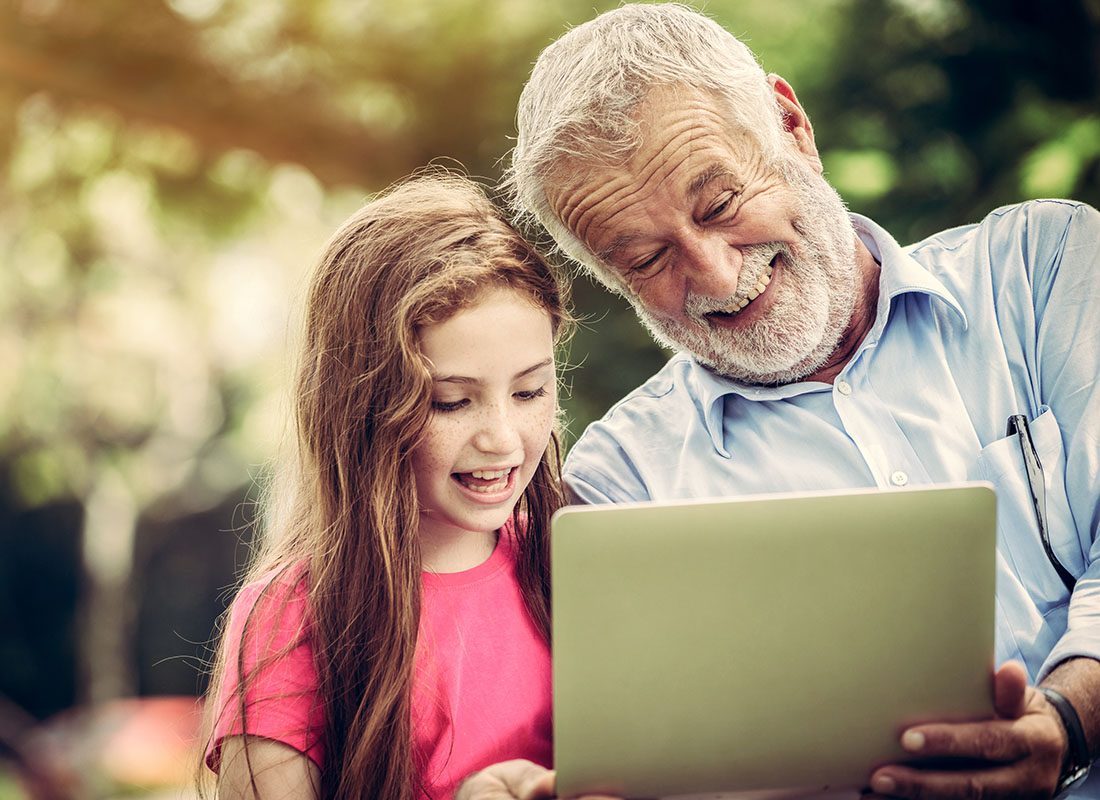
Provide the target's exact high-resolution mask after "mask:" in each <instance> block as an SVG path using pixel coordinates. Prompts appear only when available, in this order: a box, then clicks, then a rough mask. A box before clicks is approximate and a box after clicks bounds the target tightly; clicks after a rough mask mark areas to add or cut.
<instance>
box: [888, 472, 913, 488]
mask: <svg viewBox="0 0 1100 800" xmlns="http://www.w3.org/2000/svg"><path fill="white" fill-rule="evenodd" d="M890 483H892V484H894V486H904V485H905V484H907V483H909V476H908V475H906V474H905V473H904V472H902V471H901V470H900V469H899V470H898V471H897V472H895V473H894V474H893V475H891V476H890Z"/></svg>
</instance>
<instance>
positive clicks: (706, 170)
mask: <svg viewBox="0 0 1100 800" xmlns="http://www.w3.org/2000/svg"><path fill="white" fill-rule="evenodd" d="M634 122H635V126H634V140H635V141H634V145H633V147H631V148H630V149H629V150H623V151H622V152H617V153H614V154H608V153H606V152H599V151H598V150H597V149H594V150H593V151H592V152H590V153H588V154H586V155H575V156H573V157H572V158H565V159H562V160H561V161H560V162H559V164H558V165H557V168H556V169H555V171H554V173H553V174H552V176H551V178H550V179H549V180H548V181H547V182H546V184H545V187H546V198H547V201H548V203H549V205H550V208H551V209H552V210H553V212H554V215H555V216H556V217H557V218H558V220H559V221H560V222H561V223H562V224H563V225H565V227H566V228H568V229H569V230H570V231H571V232H572V233H573V234H574V235H575V236H577V237H578V238H579V239H581V240H582V241H585V242H586V243H589V244H590V242H589V238H590V233H591V232H590V231H589V230H588V228H589V226H590V225H592V224H593V222H595V221H596V219H594V216H595V217H599V218H600V219H599V221H600V223H601V224H606V223H607V222H609V221H610V220H609V219H603V217H604V216H605V215H604V214H595V215H594V213H593V212H595V211H598V210H603V211H606V210H608V209H619V212H621V211H625V210H626V209H627V208H628V207H629V205H630V204H631V202H638V201H641V200H644V199H648V198H649V197H650V196H651V195H653V194H654V193H658V192H661V193H664V194H668V193H672V194H675V193H676V191H680V192H683V193H690V192H691V189H692V187H693V185H695V184H696V183H698V182H701V181H705V180H706V179H707V177H708V176H712V175H713V173H714V171H715V170H723V171H726V172H729V173H732V174H737V173H740V172H744V171H745V170H747V169H748V168H749V165H755V164H757V163H758V162H759V157H760V148H759V145H758V142H757V139H756V137H755V136H752V135H751V134H750V133H749V132H748V131H746V130H745V129H744V128H743V127H741V126H739V125H736V124H734V123H732V122H731V121H730V118H729V115H728V114H727V113H725V109H724V108H723V106H722V104H721V103H720V102H719V101H718V100H716V99H715V98H714V96H713V95H711V94H709V93H707V92H704V91H701V90H697V89H693V88H691V87H684V86H661V87H657V88H655V89H653V90H652V91H651V92H650V93H649V94H648V95H647V96H646V98H645V100H644V101H643V102H642V103H641V104H640V105H639V106H638V107H637V109H636V110H635V114H634ZM616 215H617V214H616Z"/></svg>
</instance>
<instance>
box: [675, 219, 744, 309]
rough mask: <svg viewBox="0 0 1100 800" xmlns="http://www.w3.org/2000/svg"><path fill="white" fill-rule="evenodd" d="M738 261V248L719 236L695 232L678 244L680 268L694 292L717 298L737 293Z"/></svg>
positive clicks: (739, 272)
mask: <svg viewBox="0 0 1100 800" xmlns="http://www.w3.org/2000/svg"><path fill="white" fill-rule="evenodd" d="M741 264H742V261H741V250H740V248H737V247H732V246H730V244H729V243H727V242H726V241H724V240H723V239H722V238H721V237H720V236H716V235H712V236H697V237H693V238H691V239H689V240H687V241H686V242H684V243H682V244H681V254H680V268H681V270H682V271H683V273H684V275H685V277H686V279H687V283H688V288H689V289H691V291H693V292H694V293H695V294H698V295H703V296H704V297H714V298H719V299H722V298H726V297H732V296H733V295H735V294H737V279H738V278H739V277H740V275H741Z"/></svg>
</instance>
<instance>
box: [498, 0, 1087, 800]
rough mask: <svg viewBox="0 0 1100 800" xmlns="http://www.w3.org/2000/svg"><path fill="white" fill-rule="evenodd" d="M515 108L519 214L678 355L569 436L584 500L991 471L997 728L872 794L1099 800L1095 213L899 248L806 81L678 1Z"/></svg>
mask: <svg viewBox="0 0 1100 800" xmlns="http://www.w3.org/2000/svg"><path fill="white" fill-rule="evenodd" d="M518 120H519V137H518V141H517V145H516V148H515V151H514V154H513V160H512V165H511V167H510V175H509V178H508V182H509V185H510V187H511V189H512V191H513V193H514V195H515V198H516V202H517V206H518V207H519V209H520V210H521V211H522V212H524V213H526V214H528V215H530V216H532V217H533V218H534V219H536V220H537V221H538V222H539V223H541V224H542V225H543V226H544V227H545V228H546V229H547V230H548V231H549V232H550V234H551V235H552V236H553V238H554V239H555V240H556V241H557V243H558V245H559V246H560V247H561V249H562V250H563V251H564V252H565V253H566V254H568V255H569V256H571V257H572V258H574V259H576V260H577V261H579V262H580V263H582V264H583V265H585V266H586V267H587V268H588V269H589V270H591V272H592V274H594V275H595V276H596V277H597V278H598V279H599V280H600V281H602V282H603V283H604V284H605V285H607V286H608V287H609V288H610V289H612V290H613V291H615V292H619V293H621V294H622V295H624V296H625V297H626V298H627V299H628V300H629V301H630V302H631V303H632V304H633V306H634V308H635V309H636V311H637V313H638V315H639V317H640V318H641V319H642V320H643V322H644V323H645V324H646V325H647V326H648V328H649V329H650V330H651V331H652V333H653V335H654V336H655V337H656V338H657V339H658V341H660V342H662V343H663V344H665V345H667V346H670V347H673V348H675V349H677V350H679V351H680V352H679V354H678V355H676V356H675V357H673V358H672V359H671V360H670V361H669V362H668V364H667V365H666V366H665V367H664V368H663V369H662V370H661V371H660V372H658V373H657V374H656V375H655V376H654V377H652V378H651V379H650V380H649V381H647V382H646V383H645V384H644V385H642V386H641V387H639V388H638V389H636V390H635V391H634V392H632V393H631V394H630V395H628V396H627V397H626V398H625V399H624V400H622V401H621V402H620V403H618V404H617V405H616V406H615V407H614V408H612V409H611V410H610V411H609V412H608V414H607V415H606V416H605V417H604V418H603V419H602V420H601V421H599V422H597V423H595V424H593V425H592V426H591V427H589V429H588V430H587V431H586V432H585V434H584V435H583V436H582V437H581V439H580V441H578V443H577V444H576V446H575V447H574V448H573V450H572V452H571V453H570V455H569V458H568V460H567V464H566V480H567V483H568V485H569V488H570V490H571V492H572V493H573V495H574V497H575V498H576V499H578V500H579V501H581V502H620V501H635V500H649V499H654V500H666V499H673V498H689V497H706V496H711V497H713V496H721V495H734V494H743V493H757V492H774V491H777V490H788V489H789V490H809V489H833V488H842V487H860V486H881V487H891V486H904V485H914V484H924V483H935V482H953V481H960V480H966V479H985V480H989V481H992V482H993V483H994V484H995V486H996V488H997V491H998V496H999V500H998V504H999V506H998V511H999V514H998V516H999V518H1000V521H999V532H998V557H997V570H998V574H997V583H998V590H997V630H996V661H997V664H998V665H1003V666H1001V668H1000V669H999V670H998V671H997V673H996V675H995V679H994V697H995V705H996V708H997V711H998V718H997V719H995V720H992V721H988V722H982V723H969V724H924V725H920V726H916V727H913V728H911V729H909V730H908V731H906V732H905V733H904V734H903V736H902V740H901V741H902V745H903V747H905V748H906V749H907V750H908V751H910V752H912V753H913V754H915V755H922V756H965V757H969V758H971V759H981V760H982V761H980V762H979V763H978V764H977V765H975V763H974V762H973V761H969V762H955V763H956V767H957V768H956V769H948V768H943V767H941V768H935V769H933V768H928V769H914V768H910V767H906V766H904V765H900V764H899V765H889V766H885V767H882V768H879V769H877V770H875V771H874V773H873V774H872V775H870V776H869V785H870V787H871V790H872V791H874V792H876V793H878V794H880V795H887V796H896V797H922V798H924V797H946V798H951V797H982V798H989V797H1051V796H1055V795H1058V794H1059V793H1065V792H1071V793H1074V796H1076V797H1100V783H1098V782H1096V781H1087V782H1086V781H1084V780H1082V779H1081V776H1082V774H1084V773H1087V770H1088V766H1089V764H1090V763H1091V761H1092V759H1093V758H1095V757H1096V755H1097V752H1098V749H1100V663H1098V661H1097V660H1096V659H1098V658H1100V563H1098V562H1096V561H1095V557H1096V555H1097V554H1098V553H1100V545H1098V544H1096V539H1097V533H1098V526H1100V380H1098V375H1100V323H1098V320H1100V256H1098V251H1100V215H1098V214H1097V213H1096V211H1095V210H1093V209H1091V208H1089V207H1088V206H1083V205H1080V204H1075V203H1069V202H1062V201H1039V202H1033V203H1027V204H1023V205H1020V206H1015V207H1008V208H1002V209H998V210H996V211H994V212H993V213H992V214H990V215H989V216H988V217H987V218H986V219H985V220H984V221H983V222H981V223H980V224H978V225H971V226H968V227H963V228H957V229H953V230H949V231H945V232H943V233H941V234H939V235H937V236H934V237H932V238H930V239H928V240H926V241H924V242H921V243H919V244H917V245H912V246H910V247H907V248H904V249H903V248H902V247H900V246H899V245H898V244H897V242H895V241H894V239H893V238H891V237H890V235H889V234H888V233H887V232H886V231H884V230H883V229H882V228H881V227H879V226H878V225H876V224H875V223H874V222H872V221H871V220H869V219H867V218H865V217H861V216H859V215H857V214H849V213H847V211H846V209H845V206H844V203H843V202H842V200H841V199H840V197H839V196H838V195H837V194H836V192H835V191H834V190H833V189H832V188H831V187H830V186H829V184H828V183H827V182H826V181H825V179H824V178H823V177H822V166H821V161H820V160H819V158H818V152H817V149H816V146H815V144H814V134H813V129H812V128H811V126H810V121H809V119H808V117H807V115H806V112H805V111H804V110H803V109H802V107H801V105H800V104H799V102H798V99H797V98H796V96H795V93H794V91H793V90H792V88H791V87H790V85H788V84H787V83H786V82H785V81H784V80H783V79H782V78H780V77H778V76H776V75H766V74H765V73H764V72H763V71H762V70H761V69H760V67H759V66H758V64H757V62H756V60H755V58H754V56H753V55H752V53H751V52H750V51H749V50H748V49H747V48H746V47H745V46H744V45H743V44H741V43H740V42H739V41H737V39H735V38H734V37H733V36H731V35H730V34H729V33H727V32H726V31H725V30H723V29H722V28H721V27H720V26H718V25H717V24H715V23H714V22H713V21H711V20H709V19H707V18H706V17H704V16H702V15H700V14H697V13H695V12H693V11H691V10H689V9H686V8H684V7H682V6H675V5H628V6H624V7H622V8H619V9H617V10H614V11H611V12H608V13H606V14H603V15H601V16H599V17H597V18H596V19H595V20H592V21H590V22H588V23H586V24H584V25H581V26H579V27H577V28H575V29H573V30H571V31H570V32H568V33H567V34H566V35H564V36H563V37H562V38H561V39H559V40H558V41H557V42H555V43H554V44H553V45H551V46H550V47H549V48H547V49H546V51H545V52H544V53H543V54H542V55H541V56H540V58H539V60H538V62H537V63H536V65H535V68H534V71H533V73H532V75H531V79H530V81H529V82H528V84H527V86H526V88H525V90H524V92H523V96H522V99H521V101H520V107H519V112H518ZM1016 415H1023V420H1022V421H1018V420H1016ZM1009 417H1013V418H1014V425H1016V427H1014V428H1013V429H1012V432H1011V433H1010V434H1009V435H1006V421H1007V420H1008V419H1009ZM1017 428H1018V429H1019V432H1018V433H1017V432H1016V431H1017ZM1031 443H1033V444H1034V447H1035V449H1036V450H1037V453H1038V456H1039V460H1040V461H1041V465H1042V469H1043V473H1042V474H1041V475H1039V476H1038V480H1045V527H1046V529H1047V531H1048V533H1049V540H1050V544H1051V550H1050V552H1049V554H1048V552H1047V551H1046V550H1044V545H1043V542H1042V538H1041V536H1040V532H1039V527H1038V523H1037V517H1038V512H1037V511H1036V508H1035V505H1034V504H1033V499H1032V496H1031V494H1030V493H1029V483H1028V472H1027V468H1026V465H1025V461H1024V459H1023V458H1022V455H1021V452H1022V447H1021V445H1022V444H1023V445H1030V444H1031ZM1074 581H1076V583H1074ZM837 646H838V647H843V643H842V642H838V643H837ZM1037 686H1038V687H1042V689H1039V688H1036V687H1037ZM963 763H965V764H966V766H963Z"/></svg>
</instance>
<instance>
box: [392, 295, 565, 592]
mask: <svg viewBox="0 0 1100 800" xmlns="http://www.w3.org/2000/svg"><path fill="white" fill-rule="evenodd" d="M420 348H421V352H423V354H424V355H425V356H426V357H427V359H428V361H429V368H430V369H431V373H432V380H433V387H432V416H431V419H430V421H429V422H428V428H427V431H426V432H425V436H424V439H423V440H422V441H421V443H420V444H419V445H418V446H417V447H416V449H415V450H413V452H412V467H413V474H414V475H415V477H416V486H417V495H418V497H419V500H420V508H421V516H420V536H421V544H422V549H423V550H424V554H425V561H426V562H427V561H429V560H430V559H429V557H430V556H432V555H434V554H438V553H445V552H446V551H447V550H448V548H451V547H452V546H453V547H455V548H458V549H462V548H466V549H469V548H470V547H471V545H474V544H476V543H480V544H481V545H482V546H484V545H486V544H487V543H488V542H491V541H493V538H492V537H493V533H494V532H495V531H496V530H498V529H499V528H500V527H501V526H502V525H503V524H504V523H505V521H507V519H508V518H509V517H510V516H511V514H512V510H513V508H514V507H515V505H516V502H517V501H518V500H519V498H520V496H521V495H522V493H523V490H524V488H525V487H526V486H527V484H528V482H529V481H530V480H531V476H532V475H534V472H535V468H536V467H537V466H538V464H539V461H540V460H541V458H542V455H543V452H544V451H545V450H546V445H547V442H548V441H549V438H550V430H551V427H552V425H553V421H554V410H555V407H556V384H555V372H554V337H553V331H552V328H551V323H550V315H549V314H548V313H547V312H546V311H545V310H543V309H542V308H539V307H538V306H537V305H535V303H534V302H533V301H532V300H531V299H530V298H529V297H528V296H527V295H526V294H523V293H521V292H518V291H516V290H514V289H509V288H492V289H488V290H486V291H484V292H482V294H481V295H479V296H478V298H477V300H476V301H475V302H474V304H473V305H471V306H469V307H467V308H464V309H462V310H461V311H459V312H458V313H456V314H455V315H454V316H452V317H450V318H449V319H447V320H445V321H443V322H440V323H438V324H436V325H429V326H426V327H424V328H422V329H421V331H420ZM471 533H474V534H482V536H481V537H480V540H478V537H471ZM431 560H435V561H439V559H437V558H433V559H431ZM469 566H473V564H471V565H469ZM441 571H442V570H441Z"/></svg>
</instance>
